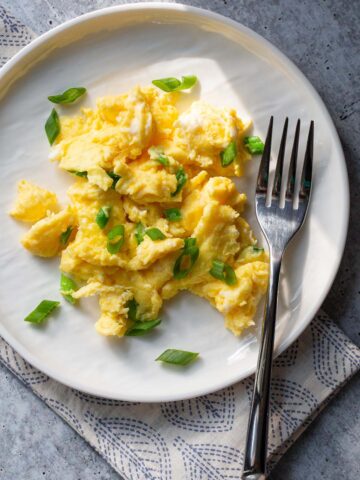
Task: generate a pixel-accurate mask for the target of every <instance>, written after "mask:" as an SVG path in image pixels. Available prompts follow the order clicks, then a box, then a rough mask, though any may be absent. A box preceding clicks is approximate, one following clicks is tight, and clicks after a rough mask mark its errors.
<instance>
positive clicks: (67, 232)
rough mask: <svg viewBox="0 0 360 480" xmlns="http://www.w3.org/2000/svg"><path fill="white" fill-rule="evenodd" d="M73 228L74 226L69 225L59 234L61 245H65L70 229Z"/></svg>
mask: <svg viewBox="0 0 360 480" xmlns="http://www.w3.org/2000/svg"><path fill="white" fill-rule="evenodd" d="M73 230H74V227H71V226H69V227H68V228H67V229H66V230H65V232H62V234H61V235H60V243H61V245H67V243H68V241H69V238H70V235H71V234H72V231H73Z"/></svg>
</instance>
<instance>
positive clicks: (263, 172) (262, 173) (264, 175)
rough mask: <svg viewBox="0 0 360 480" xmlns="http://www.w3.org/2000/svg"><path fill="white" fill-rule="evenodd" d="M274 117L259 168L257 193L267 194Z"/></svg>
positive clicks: (270, 123)
mask: <svg viewBox="0 0 360 480" xmlns="http://www.w3.org/2000/svg"><path fill="white" fill-rule="evenodd" d="M273 122H274V117H273V116H272V117H271V118H270V122H269V127H268V131H267V135H266V140H265V146H264V151H263V154H262V157H261V163H260V168H259V174H258V179H257V185H256V193H265V195H266V192H267V187H268V181H269V167H270V156H271V138H272V129H273Z"/></svg>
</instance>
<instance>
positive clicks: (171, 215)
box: [164, 208, 182, 222]
mask: <svg viewBox="0 0 360 480" xmlns="http://www.w3.org/2000/svg"><path fill="white" fill-rule="evenodd" d="M164 214H165V217H166V218H167V220H169V222H179V221H180V220H181V219H182V215H181V211H180V210H179V209H178V208H168V209H167V210H165V212H164Z"/></svg>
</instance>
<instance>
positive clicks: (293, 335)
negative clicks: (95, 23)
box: [0, 2, 350, 403]
mask: <svg viewBox="0 0 360 480" xmlns="http://www.w3.org/2000/svg"><path fill="white" fill-rule="evenodd" d="M134 10H144V11H149V10H152V11H154V10H162V11H164V12H185V13H189V14H191V15H194V16H195V17H200V18H203V19H208V20H211V21H213V22H215V23H220V24H223V25H225V27H230V28H233V29H235V30H237V31H239V32H241V33H244V34H245V35H246V36H248V37H250V38H251V39H253V40H254V41H256V42H257V43H260V44H262V45H263V46H264V47H265V48H267V49H269V50H270V51H271V52H272V53H273V54H275V55H276V56H277V57H278V58H279V59H280V60H281V61H282V62H283V64H285V66H286V68H288V69H290V71H291V72H292V73H294V74H295V75H296V76H297V77H298V78H300V80H301V81H302V82H303V83H304V84H305V86H306V87H307V88H308V90H309V91H310V93H311V95H312V97H313V98H314V99H315V100H316V103H317V105H318V106H319V107H320V109H321V111H322V114H323V115H324V117H325V118H326V119H327V123H328V125H329V127H330V128H331V130H332V136H333V139H334V145H335V148H336V155H338V156H339V158H340V162H339V165H340V168H341V171H342V174H343V179H344V187H345V188H344V198H343V205H344V212H343V213H344V216H345V218H344V221H345V224H344V228H343V230H342V231H341V238H340V240H339V255H338V257H337V259H336V261H335V262H334V264H333V268H332V271H331V272H329V274H328V277H327V281H326V283H325V284H324V288H323V292H322V294H321V295H320V296H319V300H318V302H317V305H316V306H314V307H313V308H311V309H309V312H308V313H307V315H304V317H303V322H302V323H301V324H300V325H299V326H298V327H297V328H294V329H293V330H292V331H291V332H290V334H289V335H288V337H287V339H286V340H285V341H283V342H282V343H281V344H280V345H279V346H278V348H277V350H276V351H275V352H274V353H275V355H274V356H278V355H280V354H281V353H282V352H283V351H284V350H286V349H287V348H288V347H289V346H290V345H291V344H292V343H293V342H294V341H295V340H296V339H297V338H298V337H299V336H300V335H301V334H302V332H303V331H304V330H305V329H306V328H307V327H308V326H309V324H310V322H311V320H312V319H313V318H314V316H315V315H316V313H317V311H318V310H319V308H320V307H321V305H322V303H323V302H324V299H325V298H326V296H327V295H328V293H329V291H330V289H331V286H332V284H333V282H334V280H335V277H336V275H337V273H338V270H339V266H340V263H341V260H342V258H343V254H344V250H345V244H346V238H347V233H348V226H349V215H350V190H349V177H348V171H347V165H346V161H345V155H344V152H343V148H342V145H341V140H340V137H339V134H338V132H337V130H336V127H335V125H334V122H333V120H332V118H331V115H330V113H329V111H328V109H327V107H326V105H325V103H324V101H323V100H322V98H321V97H320V95H319V93H318V92H317V91H316V89H315V87H314V86H313V85H312V84H311V82H310V81H309V80H308V79H307V77H306V76H305V74H304V73H302V71H301V70H300V69H299V68H298V67H297V66H296V65H295V63H294V62H293V61H292V60H291V59H290V58H288V57H287V56H286V55H285V54H284V53H282V51H281V50H280V49H279V48H278V47H276V46H275V45H273V44H272V43H271V42H270V41H269V40H267V39H266V38H264V37H263V36H262V35H260V34H258V33H256V32H255V31H254V30H252V29H250V28H249V27H246V26H245V25H243V24H242V23H240V22H237V21H235V20H232V19H230V18H228V17H226V16H224V15H221V14H219V13H215V12H212V11H210V10H205V9H203V8H199V7H193V6H189V5H184V4H181V3H169V2H152V3H148V2H139V3H135V4H128V3H127V4H123V5H116V6H111V7H106V8H101V9H97V10H94V11H91V12H88V13H85V14H83V15H80V16H77V17H75V18H73V19H70V20H67V21H65V22H63V23H61V24H60V25H57V26H56V27H54V28H52V29H50V30H48V31H47V32H45V33H43V34H41V35H39V36H38V37H36V38H35V39H33V40H32V41H31V42H30V43H29V44H27V45H26V46H24V47H23V48H22V49H21V50H19V51H18V52H17V53H16V54H15V55H14V56H13V57H11V59H10V60H8V61H7V62H6V64H5V65H4V66H3V67H2V68H1V70H0V81H1V80H2V79H3V78H4V77H5V76H6V75H7V74H9V73H11V70H12V69H13V68H14V67H16V65H17V63H18V62H21V61H22V60H23V59H25V58H26V57H27V56H28V55H29V54H30V53H31V52H33V51H34V50H36V49H37V48H38V47H40V46H41V45H43V44H44V43H46V42H48V41H49V40H50V39H51V38H53V37H56V36H57V35H58V34H60V33H61V32H63V31H64V30H67V29H68V28H71V27H74V26H76V25H78V24H82V23H86V22H87V21H89V20H91V19H93V18H96V17H101V16H104V17H106V16H107V15H111V14H112V13H115V12H116V13H118V12H129V11H134ZM25 75H26V72H25ZM6 93H7V92H6V91H5V95H4V96H6ZM0 335H1V336H2V337H3V338H4V340H5V341H6V342H7V343H9V345H10V346H11V347H12V348H14V349H15V351H16V352H17V353H18V354H19V355H20V356H21V357H23V358H24V359H25V360H26V361H27V362H29V363H30V364H31V365H32V366H33V367H35V368H37V369H39V370H40V371H42V372H43V373H45V374H46V375H48V376H49V377H50V378H52V379H54V380H56V381H58V382H60V383H62V384H63V385H66V386H68V387H70V388H73V389H77V390H79V391H81V392H84V393H86V394H89V395H93V396H98V397H102V398H108V399H112V400H123V401H136V402H143V403H148V402H153V403H158V402H168V401H178V400H186V399H189V398H195V397H198V396H201V395H206V394H209V393H212V392H214V391H218V390H221V389H223V388H225V387H228V386H230V385H233V384H234V383H236V382H239V381H241V380H243V379H245V378H247V377H248V376H249V375H251V374H253V373H254V372H255V368H256V366H252V367H249V368H247V369H246V370H245V371H243V372H242V374H241V375H240V376H237V375H231V376H230V377H229V378H227V380H226V381H223V382H220V381H219V382H218V385H217V386H216V388H214V387H210V388H207V389H206V388H198V389H197V388H196V387H194V388H193V389H192V391H191V392H188V393H187V394H182V395H180V396H179V395H178V394H175V395H171V394H169V395H167V396H166V397H164V396H162V397H161V398H159V397H157V396H156V394H155V395H154V394H147V395H146V396H145V397H144V396H143V397H142V398H141V399H139V396H138V395H133V394H130V395H126V394H125V395H121V397H119V396H117V395H116V394H114V395H111V394H108V393H107V392H105V393H104V392H101V391H99V390H97V388H96V386H95V387H94V388H89V385H87V384H83V382H81V381H77V380H69V379H68V378H65V376H63V375H62V374H61V373H59V372H54V371H53V369H52V368H51V367H50V368H48V367H47V366H46V365H45V366H44V365H43V364H42V362H41V360H38V359H37V357H35V356H34V355H33V354H32V353H31V352H30V351H28V350H27V349H26V348H25V347H23V345H22V344H21V343H20V342H19V341H18V340H17V339H16V338H14V337H13V335H12V334H11V333H10V332H8V331H7V329H6V328H5V327H4V325H3V324H2V323H1V322H0Z"/></svg>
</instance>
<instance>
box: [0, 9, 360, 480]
mask: <svg viewBox="0 0 360 480" xmlns="http://www.w3.org/2000/svg"><path fill="white" fill-rule="evenodd" d="M0 3H1V4H2V5H3V6H5V7H6V8H7V9H8V10H9V11H11V12H12V13H13V14H14V15H15V16H17V17H18V18H19V19H20V20H22V21H23V22H24V23H25V24H26V25H28V26H29V27H31V28H32V29H33V30H34V31H35V32H36V33H38V34H40V33H42V32H45V31H46V30H48V29H49V28H51V27H53V26H55V25H57V24H59V23H61V22H62V21H64V20H66V19H69V18H72V17H75V16H77V15H80V14H82V13H85V12H87V11H90V10H94V9H96V8H101V7H106V6H110V5H116V4H119V3H124V2H121V1H116V0H113V1H112V0H93V1H91V0H0ZM182 3H186V4H189V5H190V4H191V5H194V6H199V7H203V8H207V9H210V10H213V11H215V12H218V13H221V14H223V15H225V16H228V17H230V18H232V19H235V20H238V21H239V22H241V23H243V24H244V25H246V26H248V27H250V28H252V29H254V30H255V31H256V32H258V33H260V34H261V35H263V36H264V37H265V38H267V39H268V40H270V41H271V42H273V43H274V44H275V45H276V46H277V47H279V48H280V49H281V50H282V51H283V52H284V53H285V54H286V55H288V56H289V57H290V58H291V59H292V60H293V61H294V62H295V63H296V64H297V65H298V67H299V68H300V69H301V70H302V71H303V72H304V73H305V74H306V76H307V77H308V78H309V79H310V81H311V82H312V83H313V85H314V86H315V88H316V89H317V90H318V92H319V93H320V95H321V96H322V98H323V99H324V101H325V103H326V105H327V106H328V108H329V111H330V113H331V116H332V118H333V120H334V122H335V124H336V127H337V129H338V131H339V134H340V137H341V141H342V143H343V146H344V150H345V155H346V160H347V165H348V170H349V176H350V184H351V202H352V210H351V218H350V230H349V235H348V241H347V246H346V250H345V256H344V259H343V262H342V265H341V268H340V271H339V274H338V276H337V278H336V281H335V283H334V285H333V287H332V289H331V292H330V293H329V295H328V297H327V299H326V301H325V303H324V306H323V307H324V309H325V311H326V312H327V313H328V314H330V315H331V316H332V318H334V319H335V320H336V321H337V322H338V324H339V325H340V326H341V327H342V328H343V330H344V331H345V332H346V334H347V335H348V336H349V337H350V338H351V339H352V341H353V342H355V343H357V344H358V345H359V343H360V326H359V322H358V318H359V313H360V291H359V289H360V269H359V264H360V255H359V253H360V243H359V238H360V209H359V175H360V164H359V151H360V148H359V143H360V113H359V106H360V68H359V67H360V55H359V51H360V33H359V32H360V30H359V27H358V25H359V23H360V2H359V0H351V1H350V0H328V1H326V0H324V1H320V0H304V1H301V0H269V1H261V0H258V1H255V0H183V2H182ZM0 392H1V396H0V398H1V400H0V443H1V448H0V478H1V479H4V480H23V479H24V480H25V479H26V480H38V479H43V478H44V479H51V480H60V479H61V480H92V479H98V480H100V479H101V480H115V479H118V478H119V476H118V475H117V474H115V473H114V471H113V470H112V469H111V468H110V467H109V466H108V465H107V464H106V462H105V461H104V460H102V459H101V458H100V457H99V455H98V454H97V453H95V452H94V451H93V450H92V449H91V448H90V447H89V446H88V445H87V444H86V443H85V442H84V441H83V440H82V439H81V438H80V437H79V436H78V435H76V434H75V433H74V432H73V431H72V430H71V429H70V427H68V426H67V425H66V424H65V423H64V422H63V421H62V420H60V419H59V418H58V417H57V416H56V415H55V414H54V413H53V412H52V411H50V410H49V409H48V408H47V407H46V406H45V405H44V404H43V403H42V402H41V401H40V400H38V399H37V398H36V397H35V396H34V395H33V394H32V393H31V392H29V391H28V390H27V389H26V388H25V387H23V386H22V385H21V384H20V383H19V382H18V381H17V380H16V379H15V378H14V377H13V376H12V374H11V373H10V372H9V371H7V370H6V369H5V368H4V367H1V368H0ZM359 398H360V378H359V377H357V378H355V379H353V380H352V381H351V382H350V383H349V384H348V385H347V386H346V387H345V388H344V389H343V390H342V391H341V392H340V393H339V395H338V396H337V397H336V398H335V399H334V400H333V401H332V402H331V404H330V405H329V406H328V407H327V408H326V409H325V411H324V412H323V413H322V414H321V415H320V416H319V417H318V418H317V419H316V420H315V421H314V422H313V423H312V425H311V426H310V427H309V428H308V430H307V431H306V432H305V433H304V434H303V435H302V437H301V438H300V439H299V440H298V441H297V443H296V444H295V445H294V446H293V447H292V448H291V449H290V450H289V451H288V452H287V454H286V455H285V456H284V457H283V459H282V460H281V461H280V463H279V464H278V465H277V467H276V468H275V470H274V472H273V473H272V477H271V478H272V480H285V479H286V480H315V479H316V480H319V479H326V480H332V479H334V480H335V479H338V478H341V479H344V480H345V479H346V480H347V479H358V478H360V410H359ZM192 480H196V479H192Z"/></svg>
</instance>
